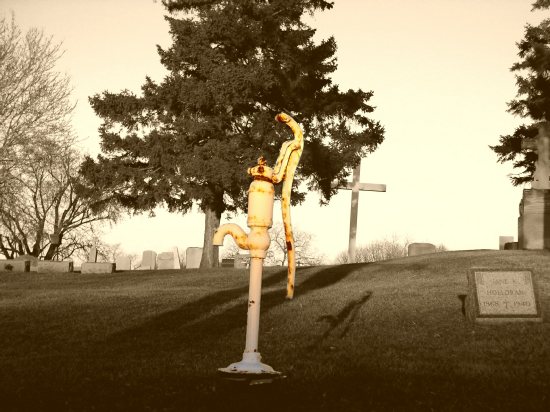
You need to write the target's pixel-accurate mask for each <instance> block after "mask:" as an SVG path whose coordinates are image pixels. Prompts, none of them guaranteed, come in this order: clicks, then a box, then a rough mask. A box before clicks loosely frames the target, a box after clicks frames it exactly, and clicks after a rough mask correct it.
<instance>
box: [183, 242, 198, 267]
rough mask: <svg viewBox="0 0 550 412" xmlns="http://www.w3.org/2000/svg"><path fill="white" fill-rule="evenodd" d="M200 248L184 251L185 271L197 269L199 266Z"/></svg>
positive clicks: (189, 248)
mask: <svg viewBox="0 0 550 412" xmlns="http://www.w3.org/2000/svg"><path fill="white" fill-rule="evenodd" d="M201 259H202V247H188V248H187V250H186V251H185V263H186V265H185V267H186V268H187V269H198V268H199V267H200V265H201Z"/></svg>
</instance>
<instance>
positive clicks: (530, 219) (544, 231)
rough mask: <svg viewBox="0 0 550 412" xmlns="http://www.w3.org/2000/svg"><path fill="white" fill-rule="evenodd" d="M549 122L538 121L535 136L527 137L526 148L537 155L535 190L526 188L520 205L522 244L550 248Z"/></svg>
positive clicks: (533, 185) (527, 247)
mask: <svg viewBox="0 0 550 412" xmlns="http://www.w3.org/2000/svg"><path fill="white" fill-rule="evenodd" d="M549 125H550V123H548V122H541V123H539V124H538V129H539V130H538V134H537V137H536V138H535V139H524V140H523V141H522V143H521V147H522V149H527V150H532V151H534V152H535V153H536V154H537V161H536V163H535V172H534V174H533V180H532V181H531V189H524V190H523V198H522V199H521V202H520V205H519V218H518V247H519V248H520V249H548V248H550V133H549V130H548V129H549Z"/></svg>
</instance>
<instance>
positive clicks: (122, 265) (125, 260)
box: [115, 256, 132, 270]
mask: <svg viewBox="0 0 550 412" xmlns="http://www.w3.org/2000/svg"><path fill="white" fill-rule="evenodd" d="M115 267H116V270H132V261H131V260H130V257H128V256H119V257H118V258H117V259H116V261H115Z"/></svg>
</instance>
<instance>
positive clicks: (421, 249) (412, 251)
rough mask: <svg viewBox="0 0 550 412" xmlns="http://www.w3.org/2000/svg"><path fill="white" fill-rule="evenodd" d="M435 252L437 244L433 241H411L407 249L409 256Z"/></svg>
mask: <svg viewBox="0 0 550 412" xmlns="http://www.w3.org/2000/svg"><path fill="white" fill-rule="evenodd" d="M428 253H435V245H432V244H431V243H411V244H410V245H409V247H408V250H407V255H408V256H418V255H426V254H428Z"/></svg>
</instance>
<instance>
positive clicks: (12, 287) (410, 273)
mask: <svg viewBox="0 0 550 412" xmlns="http://www.w3.org/2000/svg"><path fill="white" fill-rule="evenodd" d="M472 266H491V267H510V266H513V267H515V268H532V269H533V270H534V272H535V273H536V274H537V275H538V276H539V292H540V297H541V306H542V310H543V314H544V315H545V319H544V322H543V323H505V324H497V325H472V324H470V323H468V322H467V321H466V319H465V318H464V314H463V300H464V294H466V293H467V272H468V269H469V268H470V267H472ZM263 279H264V280H263V296H262V303H261V312H262V315H261V323H260V342H259V350H260V352H261V354H262V356H263V361H264V362H265V363H267V364H269V365H271V366H273V367H274V368H275V369H276V370H278V371H281V372H283V373H284V375H285V376H286V378H284V379H281V380H278V381H276V382H274V383H271V384H262V385H252V386H250V385H245V384H242V383H234V382H227V381H224V380H221V379H220V378H219V377H218V376H217V374H216V371H217V368H220V367H226V366H227V365H229V364H230V363H232V362H236V361H239V360H240V359H241V356H242V351H243V348H244V340H245V324H246V301H247V294H248V271H247V270H244V269H243V270H241V269H226V268H220V269H215V270H210V271H203V272H200V271H196V270H189V271H177V270H166V271H155V272H154V271H133V272H119V273H115V274H108V275H89V274H87V275H82V274H78V273H73V274H70V273H64V274H61V273H59V274H53V275H52V274H48V275H46V274H36V273H25V274H23V273H21V274H16V273H11V274H4V273H2V274H0V333H1V334H0V348H1V350H0V410H2V411H10V410H17V411H20V410H28V411H41V410H47V411H50V410H52V411H69V410H71V411H92V410H95V411H98V410H105V411H141V410H154V411H216V410H220V411H221V410H223V411H232V410H252V409H253V410H258V411H266V410H278V411H294V410H300V411H302V410H303V411H369V410H377V411H385V410H419V411H428V410H436V411H439V410H464V411H473V410H483V411H486V410H487V411H488V410H499V411H502V410H517V411H519V410H521V411H528V410H531V411H543V410H550V323H549V319H548V317H549V316H550V253H549V252H543V251H461V252H444V253H438V254H431V255H423V256H415V257H409V258H401V259H394V260H388V261H383V262H377V263H367V264H350V265H341V266H319V267H310V268H299V269H298V271H297V277H296V279H297V285H296V297H295V298H294V300H292V301H287V300H285V287H286V268H266V269H265V271H264V278H263Z"/></svg>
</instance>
